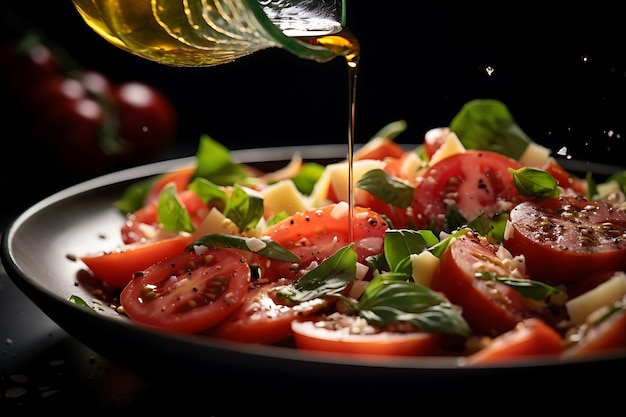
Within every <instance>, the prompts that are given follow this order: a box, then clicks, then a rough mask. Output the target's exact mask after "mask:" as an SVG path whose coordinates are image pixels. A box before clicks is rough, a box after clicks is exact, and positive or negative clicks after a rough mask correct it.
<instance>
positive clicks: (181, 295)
mask: <svg viewBox="0 0 626 417" xmlns="http://www.w3.org/2000/svg"><path fill="white" fill-rule="evenodd" d="M249 282H250V267H249V266H248V263H247V262H246V261H245V259H244V258H243V257H242V256H241V255H240V254H239V253H238V252H236V251H232V250H228V249H208V250H207V251H206V252H204V253H196V252H195V251H189V250H185V251H183V252H180V253H178V254H177V255H174V256H173V257H169V258H167V259H163V260H161V261H160V262H158V263H156V264H154V265H152V266H150V267H148V268H147V269H145V270H143V271H142V273H141V274H135V277H134V278H133V280H132V281H131V282H129V283H128V285H126V287H124V289H123V290H122V292H121V294H120V303H121V305H122V307H123V308H124V311H125V313H126V314H127V315H128V316H129V317H130V318H131V319H132V320H133V321H135V322H137V323H140V324H142V325H145V326H148V327H153V328H156V329H160V330H165V331H171V332H177V333H197V332H200V331H203V330H205V329H207V328H209V327H212V326H215V325H216V324H217V323H219V322H220V321H222V320H224V319H225V318H226V317H228V315H230V314H231V313H233V312H234V311H236V310H237V308H238V307H239V306H240V305H241V304H242V303H243V301H244V297H245V296H246V294H247V292H248V286H249Z"/></svg>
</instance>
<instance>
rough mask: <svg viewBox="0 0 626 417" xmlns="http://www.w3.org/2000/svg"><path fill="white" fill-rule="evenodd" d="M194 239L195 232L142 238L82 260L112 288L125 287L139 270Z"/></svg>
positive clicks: (170, 254)
mask: <svg viewBox="0 0 626 417" xmlns="http://www.w3.org/2000/svg"><path fill="white" fill-rule="evenodd" d="M193 241H194V237H193V236H192V235H182V234H181V235H176V236H174V237H171V238H168V239H162V240H158V241H152V242H149V243H144V242H138V243H134V244H129V245H125V246H123V247H121V248H120V249H119V250H116V251H111V252H106V253H97V254H89V255H85V256H82V257H81V258H80V260H81V261H83V263H84V264H85V265H87V267H89V269H90V270H91V272H92V273H93V274H94V276H95V277H96V278H97V279H99V280H101V281H103V282H105V283H106V284H107V285H108V286H109V287H111V288H123V287H124V286H125V285H126V284H128V283H129V282H130V280H131V279H132V277H133V274H135V273H136V272H138V271H142V270H144V269H146V268H148V267H149V266H150V265H153V264H155V263H157V262H159V261H162V260H163V259H165V258H169V257H170V256H174V255H175V254H177V253H179V252H182V251H183V250H185V248H186V247H187V245H189V244H191V243H192V242H193Z"/></svg>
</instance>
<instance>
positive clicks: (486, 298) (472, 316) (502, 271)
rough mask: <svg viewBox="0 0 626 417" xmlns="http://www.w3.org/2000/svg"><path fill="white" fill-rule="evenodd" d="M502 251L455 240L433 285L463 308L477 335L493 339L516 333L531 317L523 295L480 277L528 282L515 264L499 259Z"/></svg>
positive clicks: (471, 239)
mask: <svg viewBox="0 0 626 417" xmlns="http://www.w3.org/2000/svg"><path fill="white" fill-rule="evenodd" d="M499 248H500V246H499V245H495V244H492V243H489V242H488V241H487V240H486V239H483V238H480V237H477V236H473V235H470V234H467V235H463V236H460V237H458V238H456V239H453V240H452V242H450V245H449V246H448V248H447V249H446V250H445V251H444V253H443V254H442V255H441V257H440V259H439V263H438V264H437V266H436V267H435V270H434V272H433V277H432V282H431V288H432V289H433V290H435V291H441V292H442V293H444V294H445V295H446V297H447V298H448V299H449V300H450V302H451V303H453V304H456V305H458V306H460V307H461V308H462V310H463V317H465V319H466V320H467V322H468V324H469V325H470V327H471V328H472V330H474V332H476V333H477V334H480V335H485V336H490V337H493V336H497V335H499V334H501V333H504V332H506V331H509V330H511V329H513V328H514V327H515V326H516V325H517V323H519V322H520V321H522V320H524V319H526V318H529V317H530V316H531V311H530V309H529V307H528V306H527V304H526V303H525V302H524V298H523V297H522V296H521V295H520V293H518V292H517V291H515V290H514V289H512V288H511V287H509V286H508V285H505V284H503V283H501V282H498V281H495V280H490V279H482V278H479V277H477V273H481V272H482V273H486V274H494V275H495V276H497V277H513V278H525V277H524V276H520V273H519V272H518V271H517V269H516V267H515V265H514V263H513V262H511V263H508V264H507V263H504V262H503V261H502V259H500V258H499V257H498V250H499Z"/></svg>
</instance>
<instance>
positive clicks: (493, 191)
mask: <svg viewBox="0 0 626 417" xmlns="http://www.w3.org/2000/svg"><path fill="white" fill-rule="evenodd" d="M508 168H513V169H519V168H521V165H520V164H519V163H518V162H516V161H515V160H513V159H510V158H507V157H506V156H504V155H502V154H499V153H496V152H490V151H475V150H468V151H466V152H463V153H458V154H454V155H451V156H448V157H447V158H444V159H442V160H440V161H439V162H437V163H435V164H433V165H431V166H430V167H429V168H428V169H427V170H426V171H425V172H424V173H423V174H422V175H421V176H420V177H418V183H417V185H416V187H415V192H414V194H413V202H412V204H411V207H412V210H413V216H414V219H413V222H414V224H415V227H416V228H418V229H426V228H435V229H442V228H443V229H444V230H447V231H451V230H449V229H453V228H454V227H449V226H448V225H446V218H445V216H446V211H447V208H448V206H449V205H451V204H452V205H454V206H455V207H456V209H457V210H458V212H459V213H460V214H461V215H462V216H463V217H464V218H465V220H468V221H470V220H473V219H474V218H476V217H477V216H478V215H480V214H481V213H483V212H484V213H485V214H487V215H488V216H493V215H494V214H496V213H499V212H501V211H503V210H507V209H510V208H511V207H512V206H513V204H516V203H518V202H521V201H524V200H526V199H527V198H526V197H523V196H522V195H520V194H519V193H518V192H517V188H515V185H514V183H513V177H512V176H511V174H510V173H509V172H508Z"/></svg>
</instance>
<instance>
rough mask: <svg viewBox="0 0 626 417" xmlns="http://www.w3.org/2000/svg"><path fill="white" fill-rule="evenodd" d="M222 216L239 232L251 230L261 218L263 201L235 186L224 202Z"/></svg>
mask: <svg viewBox="0 0 626 417" xmlns="http://www.w3.org/2000/svg"><path fill="white" fill-rule="evenodd" d="M224 216H226V217H228V218H229V219H231V220H232V221H233V222H234V223H235V224H236V225H237V226H238V227H239V230H242V231H246V230H248V229H253V228H254V227H255V226H256V225H257V224H258V223H259V220H261V218H262V217H263V199H262V198H261V197H259V196H256V195H252V194H248V193H247V192H246V191H245V190H244V189H243V188H241V187H240V186H238V185H235V186H234V187H233V190H232V193H231V195H230V196H229V198H228V200H227V201H226V207H225V208H224Z"/></svg>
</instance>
